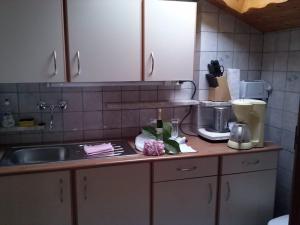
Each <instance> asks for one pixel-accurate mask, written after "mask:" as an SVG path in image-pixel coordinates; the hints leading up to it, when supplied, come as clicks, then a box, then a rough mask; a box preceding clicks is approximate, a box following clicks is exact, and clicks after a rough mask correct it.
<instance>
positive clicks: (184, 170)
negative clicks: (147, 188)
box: [153, 157, 218, 182]
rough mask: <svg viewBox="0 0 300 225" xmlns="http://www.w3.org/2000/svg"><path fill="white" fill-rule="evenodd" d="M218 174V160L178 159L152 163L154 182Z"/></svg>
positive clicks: (214, 158)
mask: <svg viewBox="0 0 300 225" xmlns="http://www.w3.org/2000/svg"><path fill="white" fill-rule="evenodd" d="M217 173H218V158H217V157H210V158H194V159H180V160H171V161H163V162H154V171H153V174H154V175H153V179H154V182H159V181H166V180H177V179H185V178H193V177H204V176H214V175H217Z"/></svg>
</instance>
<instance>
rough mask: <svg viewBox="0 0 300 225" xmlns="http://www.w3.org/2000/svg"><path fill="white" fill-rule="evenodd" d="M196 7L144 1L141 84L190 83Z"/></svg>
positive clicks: (176, 2)
mask: <svg viewBox="0 0 300 225" xmlns="http://www.w3.org/2000/svg"><path fill="white" fill-rule="evenodd" d="M196 11H197V3H195V2H181V1H165V0H145V34H144V36H145V58H144V66H145V71H144V80H147V81H168V80H192V79H193V65H194V49H195V35H196Z"/></svg>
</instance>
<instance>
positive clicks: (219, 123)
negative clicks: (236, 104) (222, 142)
mask: <svg viewBox="0 0 300 225" xmlns="http://www.w3.org/2000/svg"><path fill="white" fill-rule="evenodd" d="M214 117H215V122H214V129H215V130H216V131H217V132H219V133H226V132H229V130H228V120H229V108H227V107H215V108H214Z"/></svg>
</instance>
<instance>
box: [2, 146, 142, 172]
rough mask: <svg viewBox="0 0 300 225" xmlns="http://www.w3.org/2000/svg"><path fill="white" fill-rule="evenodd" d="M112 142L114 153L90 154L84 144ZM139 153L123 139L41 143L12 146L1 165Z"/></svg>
mask: <svg viewBox="0 0 300 225" xmlns="http://www.w3.org/2000/svg"><path fill="white" fill-rule="evenodd" d="M107 142H110V143H111V144H112V145H113V147H114V153H113V154H108V155H105V154H99V155H92V156H89V155H87V154H86V153H85V152H84V145H98V144H103V143H107ZM134 154H137V153H136V152H135V151H134V149H133V148H132V147H131V146H130V145H129V144H128V143H127V142H126V141H122V140H114V141H106V142H86V143H74V144H59V145H48V146H47V145H40V146H27V147H24V146H23V147H12V148H10V149H8V150H7V151H6V152H5V154H4V156H3V158H2V160H0V166H13V165H26V164H38V163H50V162H60V161H69V160H82V159H93V158H104V157H115V156H125V155H134Z"/></svg>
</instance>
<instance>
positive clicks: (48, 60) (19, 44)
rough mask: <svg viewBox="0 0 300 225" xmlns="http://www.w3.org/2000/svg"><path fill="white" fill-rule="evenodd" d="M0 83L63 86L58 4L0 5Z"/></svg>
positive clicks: (20, 1)
mask: <svg viewBox="0 0 300 225" xmlns="http://www.w3.org/2000/svg"><path fill="white" fill-rule="evenodd" d="M0 30H1V32H0V33H1V34H0V82H1V83H18V82H63V81H64V80H65V68H64V44H63V43H64V36H63V16H62V1H61V0H51V1H41V0H26V1H24V0H1V1H0Z"/></svg>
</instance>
